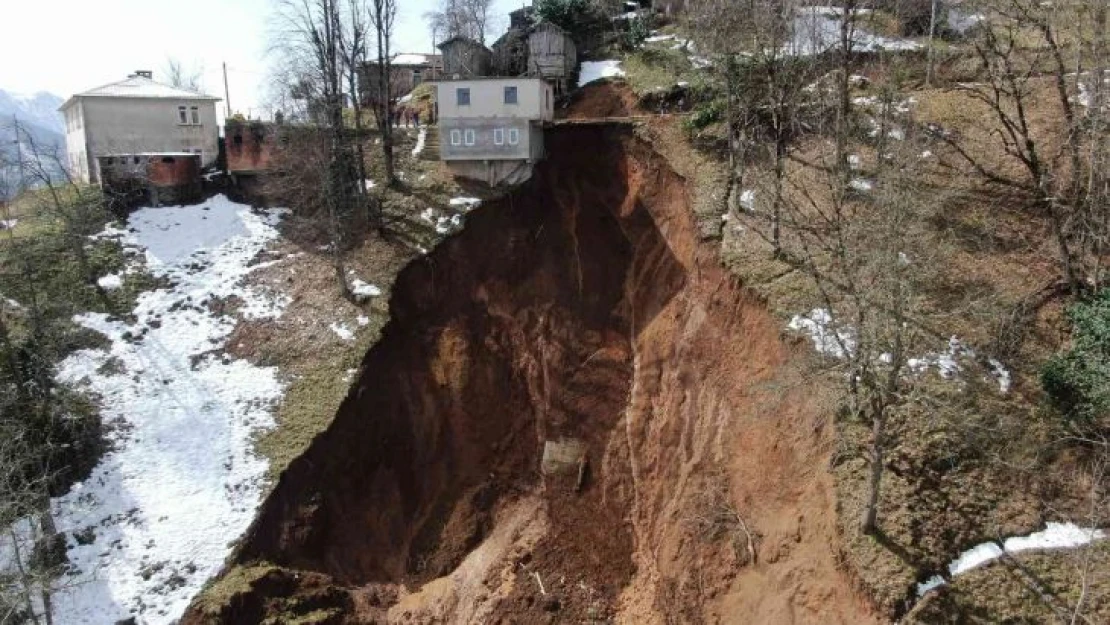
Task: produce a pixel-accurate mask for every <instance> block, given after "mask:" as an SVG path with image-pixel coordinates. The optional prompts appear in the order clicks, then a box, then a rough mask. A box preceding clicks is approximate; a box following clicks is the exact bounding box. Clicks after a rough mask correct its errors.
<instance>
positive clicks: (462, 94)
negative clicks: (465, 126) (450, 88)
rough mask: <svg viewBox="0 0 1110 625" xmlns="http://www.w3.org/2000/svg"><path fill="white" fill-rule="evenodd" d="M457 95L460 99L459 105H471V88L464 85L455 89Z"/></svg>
mask: <svg viewBox="0 0 1110 625" xmlns="http://www.w3.org/2000/svg"><path fill="white" fill-rule="evenodd" d="M455 95H456V97H457V99H458V105H459V106H470V88H469V87H462V88H459V89H455Z"/></svg>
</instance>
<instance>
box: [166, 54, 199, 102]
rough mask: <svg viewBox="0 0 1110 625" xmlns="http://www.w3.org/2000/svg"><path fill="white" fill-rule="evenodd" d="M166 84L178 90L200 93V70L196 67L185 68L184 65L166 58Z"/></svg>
mask: <svg viewBox="0 0 1110 625" xmlns="http://www.w3.org/2000/svg"><path fill="white" fill-rule="evenodd" d="M165 74H166V79H165V80H166V82H168V83H169V84H170V85H172V86H174V87H177V88H179V89H185V90H187V91H196V92H198V93H199V92H200V90H201V80H200V79H201V74H202V72H201V70H200V69H197V68H196V67H190V68H187V67H185V64H184V63H182V62H181V61H180V60H178V59H175V58H173V57H168V58H166V68H165Z"/></svg>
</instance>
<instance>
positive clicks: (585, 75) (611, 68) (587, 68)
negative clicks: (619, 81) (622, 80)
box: [578, 61, 624, 87]
mask: <svg viewBox="0 0 1110 625" xmlns="http://www.w3.org/2000/svg"><path fill="white" fill-rule="evenodd" d="M617 76H624V70H623V69H621V62H620V61H583V62H582V68H581V70H580V71H579V73H578V86H579V87H581V86H583V85H587V84H589V83H591V82H593V81H595V80H601V79H602V78H614V77H617Z"/></svg>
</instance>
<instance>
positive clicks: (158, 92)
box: [75, 76, 220, 100]
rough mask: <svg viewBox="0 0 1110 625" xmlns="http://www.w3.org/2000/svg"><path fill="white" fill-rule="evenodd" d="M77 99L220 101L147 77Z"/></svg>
mask: <svg viewBox="0 0 1110 625" xmlns="http://www.w3.org/2000/svg"><path fill="white" fill-rule="evenodd" d="M75 97H82V98H84V97H107V98H173V99H175V100H219V99H220V98H217V97H215V96H210V95H205V94H203V93H196V92H195V91H188V90H186V89H179V88H177V87H171V86H170V85H164V84H162V83H160V82H154V81H153V80H151V79H149V78H147V77H145V76H131V77H130V78H128V79H127V80H121V81H119V82H114V83H111V84H107V85H103V86H100V87H96V88H95V89H89V90H88V91H83V92H81V93H78V94H76V96H75Z"/></svg>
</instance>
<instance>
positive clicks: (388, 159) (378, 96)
mask: <svg viewBox="0 0 1110 625" xmlns="http://www.w3.org/2000/svg"><path fill="white" fill-rule="evenodd" d="M396 19H397V0H370V24H371V25H372V27H373V29H374V34H375V35H376V37H377V44H378V63H377V70H378V80H377V89H376V93H374V94H373V95H372V97H373V104H374V111H375V117H376V118H377V120H378V131H379V132H380V133H381V135H382V158H383V160H384V166H385V184H386V186H393V184H394V182H395V178H394V173H393V169H394V165H393V126H392V120H393V99H392V87H393V80H392V78H393V73H392V71H391V70H392V68H391V63H392V56H393V50H392V47H391V46H392V39H393V25H394V22H395V21H396Z"/></svg>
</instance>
